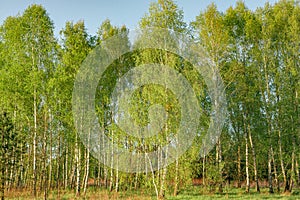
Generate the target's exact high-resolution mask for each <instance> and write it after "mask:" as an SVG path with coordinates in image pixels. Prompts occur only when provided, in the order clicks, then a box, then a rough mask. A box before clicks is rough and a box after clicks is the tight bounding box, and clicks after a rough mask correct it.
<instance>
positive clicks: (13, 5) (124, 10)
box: [0, 0, 277, 35]
mask: <svg viewBox="0 0 300 200" xmlns="http://www.w3.org/2000/svg"><path fill="white" fill-rule="evenodd" d="M152 1H155V0H85V1H79V0H73V1H71V0H0V23H1V24H2V22H3V21H4V20H5V18H6V17H8V16H14V15H16V14H18V13H22V12H23V11H24V9H26V7H28V6H29V5H30V4H33V3H35V4H41V5H43V6H44V7H45V8H46V10H47V12H48V14H49V15H50V17H51V19H52V20H53V22H54V25H55V34H56V35H58V32H59V30H61V29H62V28H63V27H64V25H65V22H66V21H73V22H76V21H78V20H84V21H85V24H86V27H87V30H88V32H89V33H90V34H95V33H96V31H97V29H98V27H99V26H100V24H101V23H102V22H103V21H104V20H105V19H110V20H111V22H112V23H113V24H114V25H123V24H125V25H126V26H127V27H128V28H130V29H134V28H136V27H137V25H138V21H139V20H140V18H141V17H142V16H144V14H145V13H146V12H147V11H148V8H149V4H150V2H152ZM276 1H277V0H259V1H258V0H244V2H245V3H246V5H247V7H248V8H250V9H252V10H255V9H256V8H257V7H261V6H263V5H264V4H265V3H266V2H270V3H272V4H273V3H275V2H276ZM175 2H176V3H177V4H178V6H179V8H180V9H182V10H183V11H184V18H185V21H186V22H190V21H192V20H194V19H195V17H196V16H197V15H198V14H199V13H200V11H203V10H205V8H206V7H207V5H209V4H210V3H212V2H214V3H215V4H216V5H217V7H218V9H219V10H221V11H225V10H226V9H227V8H228V7H230V6H234V5H235V3H236V1H235V0H177V1H175Z"/></svg>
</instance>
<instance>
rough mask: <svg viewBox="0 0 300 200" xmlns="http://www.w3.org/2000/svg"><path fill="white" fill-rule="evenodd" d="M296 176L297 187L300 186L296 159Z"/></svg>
mask: <svg viewBox="0 0 300 200" xmlns="http://www.w3.org/2000/svg"><path fill="white" fill-rule="evenodd" d="M296 176H297V186H298V187H299V186H300V174H299V163H298V159H296Z"/></svg>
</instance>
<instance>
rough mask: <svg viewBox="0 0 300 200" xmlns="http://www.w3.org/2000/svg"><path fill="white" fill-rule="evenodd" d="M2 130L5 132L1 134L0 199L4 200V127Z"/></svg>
mask: <svg viewBox="0 0 300 200" xmlns="http://www.w3.org/2000/svg"><path fill="white" fill-rule="evenodd" d="M1 129H2V130H3V131H2V133H1V143H0V147H1V148H0V152H1V155H0V170H1V175H0V179H1V183H0V197H1V200H4V195H5V194H4V192H5V167H4V166H5V160H6V159H5V156H6V153H5V148H4V147H3V145H4V134H5V133H4V127H1Z"/></svg>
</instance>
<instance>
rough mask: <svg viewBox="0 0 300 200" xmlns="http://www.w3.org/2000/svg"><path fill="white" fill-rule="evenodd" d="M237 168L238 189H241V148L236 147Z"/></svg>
mask: <svg viewBox="0 0 300 200" xmlns="http://www.w3.org/2000/svg"><path fill="white" fill-rule="evenodd" d="M237 168H238V180H237V181H238V188H241V147H240V145H239V146H238V162H237Z"/></svg>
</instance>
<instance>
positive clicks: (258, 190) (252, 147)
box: [248, 124, 260, 192]
mask: <svg viewBox="0 0 300 200" xmlns="http://www.w3.org/2000/svg"><path fill="white" fill-rule="evenodd" d="M248 133H249V134H248V136H249V141H250V145H251V150H252V156H253V168H254V179H255V183H256V191H257V192H260V188H259V183H258V173H257V166H256V164H257V163H256V152H255V147H254V144H253V140H252V135H251V130H250V124H248Z"/></svg>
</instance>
